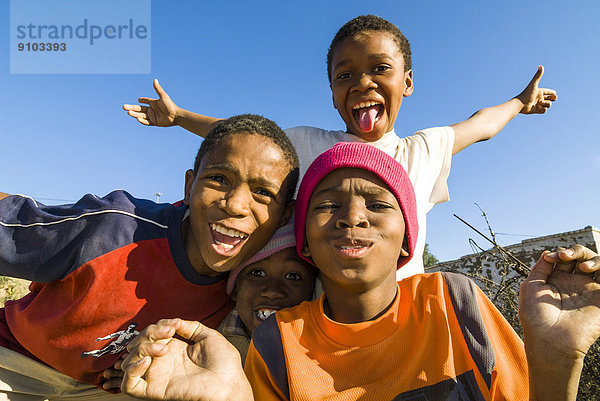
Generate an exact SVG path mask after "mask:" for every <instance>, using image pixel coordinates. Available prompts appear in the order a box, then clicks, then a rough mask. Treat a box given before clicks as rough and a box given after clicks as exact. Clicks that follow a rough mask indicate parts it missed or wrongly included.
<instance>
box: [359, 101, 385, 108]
mask: <svg viewBox="0 0 600 401" xmlns="http://www.w3.org/2000/svg"><path fill="white" fill-rule="evenodd" d="M378 104H381V103H379V102H373V101H368V102H360V103H359V104H357V105H356V106H354V107H353V109H354V110H358V109H362V108H365V107H371V106H376V105H378Z"/></svg>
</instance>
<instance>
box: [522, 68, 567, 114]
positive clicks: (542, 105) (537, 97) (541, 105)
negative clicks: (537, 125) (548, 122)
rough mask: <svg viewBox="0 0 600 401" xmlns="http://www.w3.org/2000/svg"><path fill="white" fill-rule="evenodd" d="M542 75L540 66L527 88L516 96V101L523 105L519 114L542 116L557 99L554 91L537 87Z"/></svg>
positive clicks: (542, 70) (542, 69)
mask: <svg viewBox="0 0 600 401" xmlns="http://www.w3.org/2000/svg"><path fill="white" fill-rule="evenodd" d="M542 75H544V67H543V66H541V65H540V66H539V67H538V69H537V71H536V73H535V75H534V76H533V79H532V80H531V81H530V82H529V84H528V85H527V87H526V88H525V89H524V90H523V92H521V93H520V94H519V95H517V99H519V100H520V101H521V102H522V103H523V108H522V109H521V111H520V113H521V114H544V113H545V112H546V111H547V110H548V109H549V108H550V106H552V102H554V101H555V100H556V99H558V96H557V95H556V91H555V90H554V89H548V88H540V87H539V84H540V80H541V79H542Z"/></svg>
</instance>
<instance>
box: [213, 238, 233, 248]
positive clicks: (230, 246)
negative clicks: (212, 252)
mask: <svg viewBox="0 0 600 401" xmlns="http://www.w3.org/2000/svg"><path fill="white" fill-rule="evenodd" d="M215 242H216V243H217V245H219V246H220V247H223V248H225V249H227V250H230V249H233V245H230V244H224V243H222V242H219V241H217V240H215Z"/></svg>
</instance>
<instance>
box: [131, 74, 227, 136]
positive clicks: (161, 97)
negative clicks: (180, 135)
mask: <svg viewBox="0 0 600 401" xmlns="http://www.w3.org/2000/svg"><path fill="white" fill-rule="evenodd" d="M153 85H154V90H155V91H156V94H157V95H158V99H152V98H149V97H140V98H138V102H140V103H143V104H147V106H143V105H140V104H124V105H123V110H126V111H127V114H129V115H130V116H131V117H133V118H135V119H136V120H138V121H139V122H140V123H141V124H144V125H155V126H157V127H171V126H173V125H179V126H180V127H182V128H185V129H186V130H188V131H190V132H193V133H194V134H196V135H199V136H201V137H202V138H205V137H206V135H207V134H208V132H209V131H210V130H211V129H212V128H213V127H214V126H215V124H216V123H217V122H219V121H221V119H219V118H214V117H207V116H203V115H200V114H196V113H192V112H191V111H188V110H185V109H182V108H181V107H178V106H177V105H176V104H175V102H173V100H171V98H170V97H169V95H168V94H167V92H165V90H164V89H163V88H162V87H161V86H160V84H159V83H158V79H155V80H154V82H153Z"/></svg>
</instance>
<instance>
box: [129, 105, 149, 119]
mask: <svg viewBox="0 0 600 401" xmlns="http://www.w3.org/2000/svg"><path fill="white" fill-rule="evenodd" d="M140 110H141V111H140ZM140 110H138V111H132V110H131V111H128V112H127V114H129V115H130V116H131V117H133V118H139V117H142V118H146V117H147V115H148V108H147V107H140Z"/></svg>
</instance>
